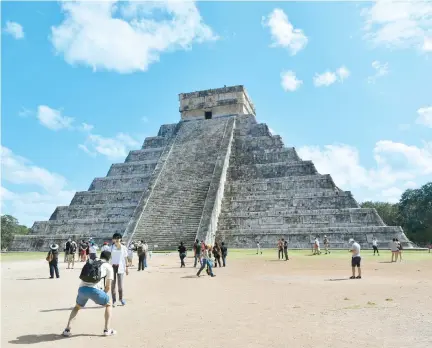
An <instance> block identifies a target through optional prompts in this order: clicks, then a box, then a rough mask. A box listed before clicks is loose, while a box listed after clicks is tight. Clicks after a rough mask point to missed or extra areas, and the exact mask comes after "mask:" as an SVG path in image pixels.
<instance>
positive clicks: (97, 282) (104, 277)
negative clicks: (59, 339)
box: [63, 250, 116, 337]
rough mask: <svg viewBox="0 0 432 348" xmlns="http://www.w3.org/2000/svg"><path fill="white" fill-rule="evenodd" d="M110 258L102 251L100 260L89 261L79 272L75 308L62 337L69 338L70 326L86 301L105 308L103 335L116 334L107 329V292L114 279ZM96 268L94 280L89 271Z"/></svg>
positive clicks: (109, 307) (108, 303)
mask: <svg viewBox="0 0 432 348" xmlns="http://www.w3.org/2000/svg"><path fill="white" fill-rule="evenodd" d="M110 257H111V253H110V252H109V251H106V250H104V251H102V253H101V257H100V258H101V260H97V261H89V263H87V264H86V265H85V266H84V268H83V270H82V271H81V276H80V278H81V279H82V280H81V284H80V286H79V288H78V296H77V298H76V304H75V307H74V308H73V309H72V312H71V314H70V315H69V320H68V323H67V325H66V329H65V330H64V331H63V336H65V337H69V336H71V324H72V322H73V321H74V320H75V318H76V316H77V315H78V312H79V310H80V309H81V308H83V307H85V305H86V304H87V302H88V300H92V301H93V302H94V303H96V304H98V305H100V306H105V314H104V317H105V327H104V332H103V333H104V335H105V336H112V335H114V334H115V333H116V332H115V331H114V330H113V329H110V328H109V326H110V322H111V315H112V307H111V302H110V297H109V295H108V292H109V291H110V286H111V281H113V279H114V271H113V268H112V266H111V265H110V264H109V263H108V261H109V259H110ZM90 262H91V264H90ZM96 267H97V268H99V269H100V277H96V279H95V278H94V277H92V274H91V271H94V270H95V269H96ZM89 271H90V272H89ZM96 273H97V272H96Z"/></svg>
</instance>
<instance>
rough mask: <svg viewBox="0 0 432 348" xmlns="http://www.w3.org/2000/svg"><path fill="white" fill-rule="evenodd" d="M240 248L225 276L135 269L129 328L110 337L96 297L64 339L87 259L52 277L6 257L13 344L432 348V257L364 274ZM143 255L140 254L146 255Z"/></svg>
mask: <svg viewBox="0 0 432 348" xmlns="http://www.w3.org/2000/svg"><path fill="white" fill-rule="evenodd" d="M307 254H308V252H307V251H300V252H296V253H293V254H292V255H291V259H290V260H289V261H287V262H285V261H278V260H275V257H274V256H275V255H276V252H273V251H271V252H270V251H266V252H265V253H264V255H262V256H261V255H259V256H257V255H255V253H254V252H253V251H248V252H242V253H235V252H232V253H231V254H230V255H229V258H228V266H227V267H226V268H223V269H219V268H216V269H215V274H216V275H217V276H216V277H215V278H210V277H208V276H207V275H204V276H202V277H201V278H197V277H196V276H195V273H196V270H195V269H193V268H192V267H191V266H192V259H191V258H188V259H187V268H185V269H184V268H183V269H180V267H179V260H178V256H177V255H176V254H169V255H166V254H163V255H153V258H152V260H150V261H149V264H150V268H149V269H148V270H146V271H145V272H137V270H136V268H134V269H132V270H131V272H130V274H129V276H128V277H127V278H126V282H125V299H126V301H127V305H126V306H124V307H116V308H114V310H113V311H114V313H113V321H112V326H113V327H114V328H115V329H116V330H117V332H118V334H117V335H116V336H114V337H103V336H101V334H102V329H103V313H104V310H103V309H101V308H100V307H97V306H95V305H94V304H91V305H89V306H88V308H87V309H84V310H82V311H81V312H80V313H79V314H78V317H77V320H76V321H75V325H74V326H73V329H72V332H73V336H72V337H70V338H62V337H61V336H60V333H61V332H62V330H63V329H64V327H65V324H66V321H67V318H68V316H69V311H70V309H71V307H72V305H74V300H75V297H76V292H77V286H78V284H79V279H78V276H79V272H80V268H81V266H80V265H79V266H78V268H76V269H74V270H66V269H65V268H66V266H65V265H64V264H61V269H60V272H61V278H60V279H58V280H56V279H54V280H52V279H47V273H48V267H47V265H46V262H45V261H44V260H40V259H38V260H33V261H32V260H26V261H10V262H2V265H1V267H2V303H1V319H2V323H1V324H2V325H1V328H2V337H1V346H2V347H13V346H15V345H17V344H18V345H20V344H22V345H31V346H32V347H62V348H69V347H74V348H77V347H90V346H89V345H92V347H115V348H121V347H134V348H135V347H151V348H153V347H154V348H156V347H179V348H180V347H197V348H198V347H199V348H206V347H211V348H216V347H224V348H237V347H278V348H281V347H314V348H316V347H332V348H347V347H356V348H357V347H358V348H366V347H374V348H381V347H392V348H399V347H410V348H414V347H421V348H426V347H432V267H431V266H432V254H429V256H428V255H425V254H423V255H422V256H421V257H418V256H416V255H414V254H413V255H410V254H409V253H405V260H404V261H403V262H402V263H397V264H395V263H393V264H391V263H388V260H389V254H388V252H387V253H382V254H381V256H380V257H373V256H372V255H371V253H370V252H365V253H364V254H363V261H362V262H363V279H361V280H347V278H348V276H350V264H349V259H350V255H349V254H348V253H342V252H339V253H333V254H332V255H320V256H308V255H307ZM135 261H136V260H135Z"/></svg>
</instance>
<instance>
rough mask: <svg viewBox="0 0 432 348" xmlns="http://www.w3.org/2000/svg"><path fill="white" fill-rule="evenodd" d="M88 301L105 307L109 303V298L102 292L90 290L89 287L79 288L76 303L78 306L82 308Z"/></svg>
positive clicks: (94, 289)
mask: <svg viewBox="0 0 432 348" xmlns="http://www.w3.org/2000/svg"><path fill="white" fill-rule="evenodd" d="M88 300H92V301H93V302H94V303H96V304H98V305H100V306H106V305H107V304H108V303H109V302H110V297H109V295H108V294H107V293H106V292H105V291H103V290H100V289H97V288H91V287H89V286H81V287H80V288H79V289H78V296H77V298H76V303H77V305H78V306H80V307H84V306H85V305H86V304H87V301H88Z"/></svg>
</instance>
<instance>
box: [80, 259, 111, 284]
mask: <svg viewBox="0 0 432 348" xmlns="http://www.w3.org/2000/svg"><path fill="white" fill-rule="evenodd" d="M101 277H102V279H101V280H100V281H99V282H98V283H87V282H83V281H81V284H80V287H82V286H87V287H89V288H96V289H99V290H104V289H105V282H108V281H111V280H113V279H114V270H113V268H112V266H111V265H110V264H109V263H108V262H106V261H104V262H103V264H102V266H101Z"/></svg>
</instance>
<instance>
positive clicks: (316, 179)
mask: <svg viewBox="0 0 432 348" xmlns="http://www.w3.org/2000/svg"><path fill="white" fill-rule="evenodd" d="M334 187H335V186H334V184H333V180H332V179H331V177H330V175H319V174H318V175H316V174H313V175H300V176H294V175H293V176H289V177H283V178H269V179H264V180H263V179H252V180H248V181H228V183H227V185H226V190H227V192H229V193H231V194H233V193H240V192H251V193H252V192H263V191H264V192H265V191H286V190H293V191H299V192H303V191H309V190H314V189H316V190H319V189H333V188H334Z"/></svg>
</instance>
